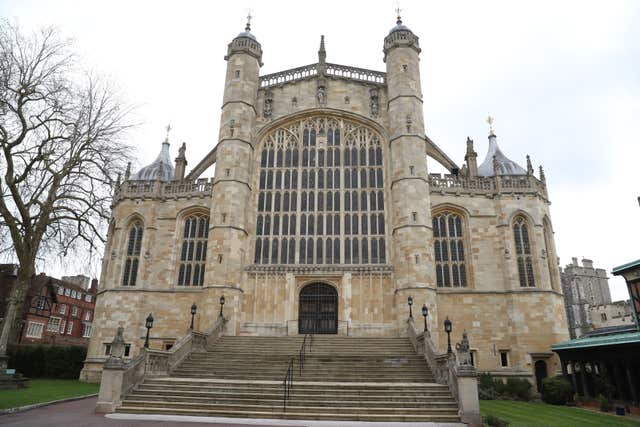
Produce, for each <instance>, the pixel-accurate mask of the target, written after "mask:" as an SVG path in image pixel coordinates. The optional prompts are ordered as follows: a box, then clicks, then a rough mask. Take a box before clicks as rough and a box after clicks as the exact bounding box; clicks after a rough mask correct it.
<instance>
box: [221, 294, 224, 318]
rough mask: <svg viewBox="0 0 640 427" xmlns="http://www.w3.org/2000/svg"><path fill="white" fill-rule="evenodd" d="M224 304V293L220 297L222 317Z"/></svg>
mask: <svg viewBox="0 0 640 427" xmlns="http://www.w3.org/2000/svg"><path fill="white" fill-rule="evenodd" d="M223 306H224V295H222V296H221V297H220V317H224V316H223V315H222V307H223Z"/></svg>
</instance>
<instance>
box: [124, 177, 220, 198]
mask: <svg viewBox="0 0 640 427" xmlns="http://www.w3.org/2000/svg"><path fill="white" fill-rule="evenodd" d="M212 188H213V178H211V179H207V178H200V179H197V180H195V181H193V180H182V181H169V182H167V181H159V180H155V181H138V180H131V181H125V182H123V183H122V184H120V186H118V187H116V189H115V191H114V194H113V201H114V203H115V202H117V201H119V200H122V199H137V198H140V199H168V198H172V197H174V198H178V197H209V196H211V189H212Z"/></svg>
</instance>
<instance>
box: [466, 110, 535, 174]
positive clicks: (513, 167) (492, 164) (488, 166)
mask: <svg viewBox="0 0 640 427" xmlns="http://www.w3.org/2000/svg"><path fill="white" fill-rule="evenodd" d="M487 123H489V149H488V150H487V156H486V157H485V158H484V161H483V162H482V164H481V165H480V166H478V175H479V176H494V175H496V174H498V175H526V174H527V171H526V170H525V169H524V168H523V167H522V166H520V165H519V164H517V163H516V162H514V161H513V160H511V159H509V158H508V157H507V156H505V155H504V153H503V152H502V150H500V147H499V146H498V141H497V137H496V133H495V130H494V129H493V117H491V116H489V117H487Z"/></svg>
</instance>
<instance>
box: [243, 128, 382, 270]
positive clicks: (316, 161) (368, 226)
mask: <svg viewBox="0 0 640 427" xmlns="http://www.w3.org/2000/svg"><path fill="white" fill-rule="evenodd" d="M259 153H260V154H259V156H260V160H259V165H260V172H259V174H258V177H257V179H258V189H259V192H258V195H257V198H258V200H257V207H258V212H257V217H256V240H255V247H254V248H255V249H254V250H255V252H254V262H255V263H258V264H269V263H271V264H278V263H280V264H339V263H341V262H342V263H346V264H383V263H386V245H385V226H384V221H385V217H384V215H385V214H384V193H383V161H382V141H381V137H380V136H379V134H378V133H376V132H375V131H373V130H372V129H370V128H368V127H366V126H363V125H360V124H357V123H355V122H351V121H349V120H343V119H337V118H332V117H312V118H307V119H304V120H301V121H298V122H295V123H292V124H288V125H285V126H283V127H281V128H278V129H276V130H274V131H272V132H271V133H270V134H268V135H267V136H266V137H265V139H264V141H263V143H262V147H261V150H260V151H259ZM279 153H283V154H282V155H280V154H279ZM274 158H275V160H274ZM281 158H282V159H283V160H282V161H280V159H281ZM272 175H275V178H273V179H272V178H269V177H270V176H272ZM279 176H282V177H283V178H282V179H280V178H278V177H279ZM298 177H299V178H300V179H298ZM285 213H286V214H285ZM296 222H298V223H299V225H300V227H299V229H296ZM268 223H271V224H274V227H273V228H271V229H270V228H269V227H268V225H267V224H268ZM277 223H279V224H282V225H281V227H279V228H278V227H276V226H275V224H277ZM347 235H348V236H349V238H348V239H347V238H346V236H347ZM285 236H286V237H288V239H287V238H284V237H285ZM274 239H281V244H280V245H279V246H278V247H279V248H280V249H279V251H280V254H279V256H274V251H278V249H275V248H276V245H275V244H269V241H270V240H271V242H273V241H274ZM287 240H288V241H287ZM270 252H271V253H270Z"/></svg>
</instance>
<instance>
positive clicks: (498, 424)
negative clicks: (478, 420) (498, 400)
mask: <svg viewBox="0 0 640 427" xmlns="http://www.w3.org/2000/svg"><path fill="white" fill-rule="evenodd" d="M482 422H483V424H486V425H488V426H489V427H507V426H508V425H509V423H508V422H507V421H505V420H503V419H501V418H498V417H496V416H495V415H487V416H486V417H484V418H483V419H482Z"/></svg>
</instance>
